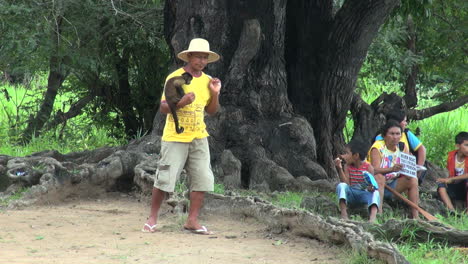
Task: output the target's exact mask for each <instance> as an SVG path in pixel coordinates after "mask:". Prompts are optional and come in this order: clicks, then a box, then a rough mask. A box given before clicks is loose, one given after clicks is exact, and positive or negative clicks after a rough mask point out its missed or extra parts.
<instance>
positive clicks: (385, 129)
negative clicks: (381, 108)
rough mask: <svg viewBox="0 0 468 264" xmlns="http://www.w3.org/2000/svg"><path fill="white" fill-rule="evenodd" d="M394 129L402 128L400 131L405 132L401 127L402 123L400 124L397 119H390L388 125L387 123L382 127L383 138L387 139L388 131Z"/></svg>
mask: <svg viewBox="0 0 468 264" xmlns="http://www.w3.org/2000/svg"><path fill="white" fill-rule="evenodd" d="M392 127H398V128H400V131H401V132H403V130H402V129H401V126H400V122H398V121H397V120H395V119H390V120H388V121H387V123H385V125H384V126H383V127H382V129H381V131H380V134H381V135H382V137H385V135H387V132H388V130H389V129H390V128H392Z"/></svg>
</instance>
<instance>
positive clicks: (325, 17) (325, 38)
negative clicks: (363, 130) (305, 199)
mask: <svg viewBox="0 0 468 264" xmlns="http://www.w3.org/2000/svg"><path fill="white" fill-rule="evenodd" d="M397 4H398V1H345V3H344V4H343V6H342V7H341V8H340V9H339V10H338V12H337V13H336V15H333V14H332V8H331V7H332V1H289V2H288V15H289V16H288V18H290V19H289V21H292V22H291V23H289V24H288V28H287V31H286V34H287V40H288V42H287V43H288V44H287V47H288V48H287V51H286V53H287V56H286V60H287V61H288V65H287V67H288V74H289V79H288V81H289V83H288V84H289V90H288V91H289V96H290V98H291V101H292V102H293V104H294V106H295V107H296V109H297V110H298V111H299V113H301V114H303V115H304V116H305V117H306V118H307V119H308V120H309V121H310V122H311V124H312V127H314V128H316V129H315V130H314V132H315V136H316V139H317V142H318V148H317V154H318V161H319V162H320V164H322V165H323V166H324V168H325V169H326V171H327V173H328V175H329V177H330V178H336V177H337V174H336V171H335V169H334V165H333V157H334V156H335V155H336V154H337V153H339V152H341V146H342V144H343V142H344V141H343V135H342V129H343V127H344V125H345V120H346V114H347V111H348V110H349V108H350V104H351V99H352V95H353V92H354V90H355V87H354V86H355V82H356V79H357V74H358V72H359V70H360V68H361V66H362V63H363V61H364V59H365V57H366V53H367V50H368V48H369V45H370V44H371V42H372V40H373V38H374V37H375V35H376V34H377V31H378V29H379V28H380V26H381V24H382V23H383V22H384V21H385V19H386V18H387V16H388V15H389V13H390V11H391V10H392V9H393V8H394V7H395V6H396V5H397ZM305 87H307V88H306V89H305Z"/></svg>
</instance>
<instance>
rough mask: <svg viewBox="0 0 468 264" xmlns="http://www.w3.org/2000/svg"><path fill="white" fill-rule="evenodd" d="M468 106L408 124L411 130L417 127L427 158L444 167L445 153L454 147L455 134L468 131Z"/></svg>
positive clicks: (445, 162) (445, 161)
mask: <svg viewBox="0 0 468 264" xmlns="http://www.w3.org/2000/svg"><path fill="white" fill-rule="evenodd" d="M467 110H468V107H466V106H465V107H462V108H459V109H457V110H454V111H451V112H449V113H443V114H439V115H435V116H432V117H430V118H427V119H424V120H419V121H414V122H411V123H410V124H409V128H410V129H411V130H412V131H416V128H419V129H420V131H421V134H420V135H419V136H418V137H419V139H420V140H421V141H422V142H423V144H424V146H425V147H426V152H427V159H428V160H430V161H431V162H433V163H435V164H437V165H438V166H439V167H441V168H445V167H446V164H447V153H448V152H449V151H451V150H454V149H455V135H456V134H458V133H459V132H461V131H468V122H466V120H468V111H467Z"/></svg>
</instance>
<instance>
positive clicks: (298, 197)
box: [271, 191, 304, 209]
mask: <svg viewBox="0 0 468 264" xmlns="http://www.w3.org/2000/svg"><path fill="white" fill-rule="evenodd" d="M303 196H304V194H302V193H297V192H290V191H287V192H280V193H277V194H275V195H273V197H272V198H271V202H272V203H273V204H275V205H277V206H280V207H285V208H291V209H294V208H296V209H298V208H300V207H301V203H302V199H303V198H304V197H303Z"/></svg>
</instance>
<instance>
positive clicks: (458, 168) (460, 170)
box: [455, 160, 465, 176]
mask: <svg viewBox="0 0 468 264" xmlns="http://www.w3.org/2000/svg"><path fill="white" fill-rule="evenodd" d="M464 173H465V161H462V162H459V161H458V160H455V176H460V175H463V174H464Z"/></svg>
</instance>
